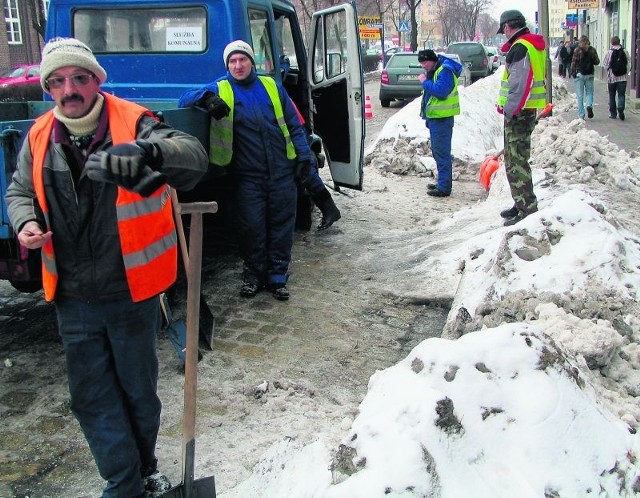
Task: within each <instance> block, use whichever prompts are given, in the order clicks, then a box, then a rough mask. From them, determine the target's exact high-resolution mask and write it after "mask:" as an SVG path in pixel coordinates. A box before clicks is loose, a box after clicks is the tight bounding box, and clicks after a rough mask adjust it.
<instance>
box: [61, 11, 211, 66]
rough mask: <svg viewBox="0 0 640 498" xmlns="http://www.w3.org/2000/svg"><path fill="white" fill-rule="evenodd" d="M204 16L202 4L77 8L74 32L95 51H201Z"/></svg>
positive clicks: (203, 39)
mask: <svg viewBox="0 0 640 498" xmlns="http://www.w3.org/2000/svg"><path fill="white" fill-rule="evenodd" d="M206 26H207V17H206V11H205V9H203V8H202V7H184V8H183V7H174V8H167V9H162V8H158V7H154V8H153V9H150V8H149V9H145V8H142V9H134V8H131V7H129V8H127V9H78V10H76V11H74V13H73V36H74V37H75V38H78V39H79V40H81V41H83V42H84V43H86V44H87V45H88V46H89V47H90V48H91V50H93V52H95V53H98V54H100V53H102V54H105V53H136V52H145V53H147V52H192V53H193V52H196V53H198V52H204V51H205V50H206V48H207V29H206Z"/></svg>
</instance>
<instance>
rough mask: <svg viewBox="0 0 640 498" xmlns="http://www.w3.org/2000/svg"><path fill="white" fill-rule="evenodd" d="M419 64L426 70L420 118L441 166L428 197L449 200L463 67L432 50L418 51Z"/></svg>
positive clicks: (436, 159)
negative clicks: (423, 121) (427, 130)
mask: <svg viewBox="0 0 640 498" xmlns="http://www.w3.org/2000/svg"><path fill="white" fill-rule="evenodd" d="M418 62H420V65H421V66H422V68H423V69H424V70H425V71H426V74H425V73H421V74H420V75H419V76H418V78H419V79H420V83H422V90H423V93H422V102H421V103H420V116H421V117H422V119H424V120H425V123H426V126H427V128H429V134H430V135H431V151H432V153H433V159H434V160H435V161H436V165H437V167H438V182H437V183H432V184H430V185H428V187H427V194H428V195H431V196H433V197H448V196H449V195H451V187H452V175H453V171H452V170H453V158H452V157H451V137H452V136H453V125H454V116H457V115H458V114H460V98H459V96H458V77H459V76H460V75H461V74H462V69H463V66H462V64H460V63H459V62H456V61H454V60H452V59H449V58H448V57H445V56H444V55H438V54H436V53H435V52H434V51H433V50H429V49H427V50H421V51H420V52H418Z"/></svg>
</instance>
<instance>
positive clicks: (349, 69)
mask: <svg viewBox="0 0 640 498" xmlns="http://www.w3.org/2000/svg"><path fill="white" fill-rule="evenodd" d="M54 36H71V37H74V38H78V39H80V40H82V41H83V42H85V43H86V44H87V45H88V46H89V47H90V48H91V49H92V50H93V52H94V54H95V55H96V58H97V59H98V61H99V62H100V64H101V65H102V67H104V68H105V69H106V71H107V81H106V82H105V83H104V84H103V85H102V89H103V90H104V91H106V92H109V93H112V94H114V95H117V96H119V97H122V98H125V99H129V100H134V101H138V102H143V103H145V105H149V107H154V105H153V103H154V102H155V103H156V106H155V107H156V108H158V107H161V106H163V105H167V103H169V104H168V105H169V106H170V105H171V104H172V103H175V102H176V101H177V100H178V99H179V98H180V96H181V95H182V94H183V93H184V92H185V91H186V90H187V89H190V88H194V87H200V86H202V85H205V84H206V83H209V82H211V81H213V80H215V79H217V78H218V77H220V76H222V75H224V74H225V72H226V68H225V65H224V61H223V59H222V52H223V49H224V47H225V46H226V45H227V43H229V42H230V41H232V40H237V39H242V40H245V41H246V42H248V43H249V44H250V45H252V47H253V50H254V53H255V55H256V61H255V62H256V69H257V71H258V73H259V74H266V75H269V76H272V77H273V78H275V79H276V80H277V81H279V82H281V83H282V84H283V85H284V87H285V88H286V90H287V92H288V93H289V96H290V97H291V99H292V100H293V101H294V102H295V104H296V106H297V107H298V109H299V110H300V112H301V113H302V116H303V117H304V119H305V121H306V123H308V129H309V131H310V132H311V133H314V134H315V135H317V137H319V138H320V139H321V140H322V143H321V144H322V146H323V148H324V151H325V153H326V156H327V160H328V164H329V168H330V169H331V175H332V178H333V181H334V183H335V184H336V185H338V186H344V187H348V188H355V189H362V155H363V148H364V147H363V144H364V128H365V127H364V120H363V117H364V99H363V76H362V65H361V62H360V57H359V54H360V51H359V47H360V43H359V36H358V29H357V16H356V10H355V3H354V2H352V3H350V4H343V5H339V6H336V7H332V8H330V9H326V10H323V11H321V12H317V13H315V14H314V15H313V17H312V19H311V24H310V27H309V40H308V44H307V43H305V41H304V39H303V36H302V32H301V29H300V24H299V21H298V16H297V14H296V11H295V8H294V6H293V4H292V3H291V2H290V1H288V0H250V1H249V0H201V1H200V2H183V1H178V0H138V1H136V2H132V1H131V0H99V1H90V0H51V1H50V3H49V18H48V21H47V39H49V38H52V37H54ZM318 152H319V151H318Z"/></svg>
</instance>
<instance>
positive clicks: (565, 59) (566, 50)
mask: <svg viewBox="0 0 640 498" xmlns="http://www.w3.org/2000/svg"><path fill="white" fill-rule="evenodd" d="M556 58H557V59H558V74H559V76H560V77H561V78H566V77H567V74H568V73H569V67H570V66H571V46H570V43H569V41H568V40H567V41H565V42H563V43H562V44H561V45H560V48H559V49H558V51H557V52H556Z"/></svg>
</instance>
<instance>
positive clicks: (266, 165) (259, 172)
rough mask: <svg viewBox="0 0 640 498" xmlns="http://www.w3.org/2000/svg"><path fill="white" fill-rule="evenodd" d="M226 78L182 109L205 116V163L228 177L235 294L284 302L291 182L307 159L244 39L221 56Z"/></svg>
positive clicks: (289, 105) (282, 96) (183, 101)
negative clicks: (238, 270) (237, 258)
mask: <svg viewBox="0 0 640 498" xmlns="http://www.w3.org/2000/svg"><path fill="white" fill-rule="evenodd" d="M223 59H224V63H225V65H226V67H227V73H226V75H224V76H222V77H221V78H219V79H217V80H216V81H214V82H212V83H209V84H207V85H205V86H204V87H201V88H196V89H192V90H189V91H187V92H186V93H185V94H184V95H183V96H182V97H181V98H180V103H179V105H180V106H181V107H189V106H199V107H203V108H205V109H207V110H208V112H209V114H210V115H211V117H212V119H211V133H210V135H211V147H210V151H209V160H210V161H211V162H212V163H213V164H215V165H218V166H228V167H229V172H230V173H231V174H232V175H233V176H234V180H235V191H236V214H237V221H238V236H239V242H240V251H241V255H242V259H243V261H244V265H243V277H242V278H243V281H242V286H241V288H240V295H241V296H243V297H253V296H255V295H256V294H257V293H258V292H259V291H260V290H261V289H263V288H264V287H268V288H269V289H270V290H271V292H272V293H273V296H274V297H275V298H276V299H278V300H283V301H284V300H287V299H289V290H288V289H287V286H286V284H287V279H288V270H289V263H290V262H291V249H292V246H293V232H294V228H295V216H296V201H297V188H296V181H299V182H301V183H304V182H305V181H306V179H307V177H308V176H309V174H310V170H311V168H312V167H313V166H312V162H313V161H314V157H313V153H312V152H311V149H310V148H309V144H308V141H307V136H306V133H305V130H304V128H303V126H302V125H301V123H300V120H299V118H298V115H297V112H296V109H295V107H294V105H293V102H292V101H291V99H290V98H289V96H288V95H287V93H286V91H285V90H284V88H283V87H282V85H280V84H279V83H276V82H275V80H273V78H270V77H268V76H258V74H257V73H256V69H255V55H254V52H253V48H252V47H251V46H250V45H249V44H248V43H246V42H245V41H243V40H236V41H233V42H231V43H229V44H228V45H227V46H226V47H225V49H224V52H223Z"/></svg>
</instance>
